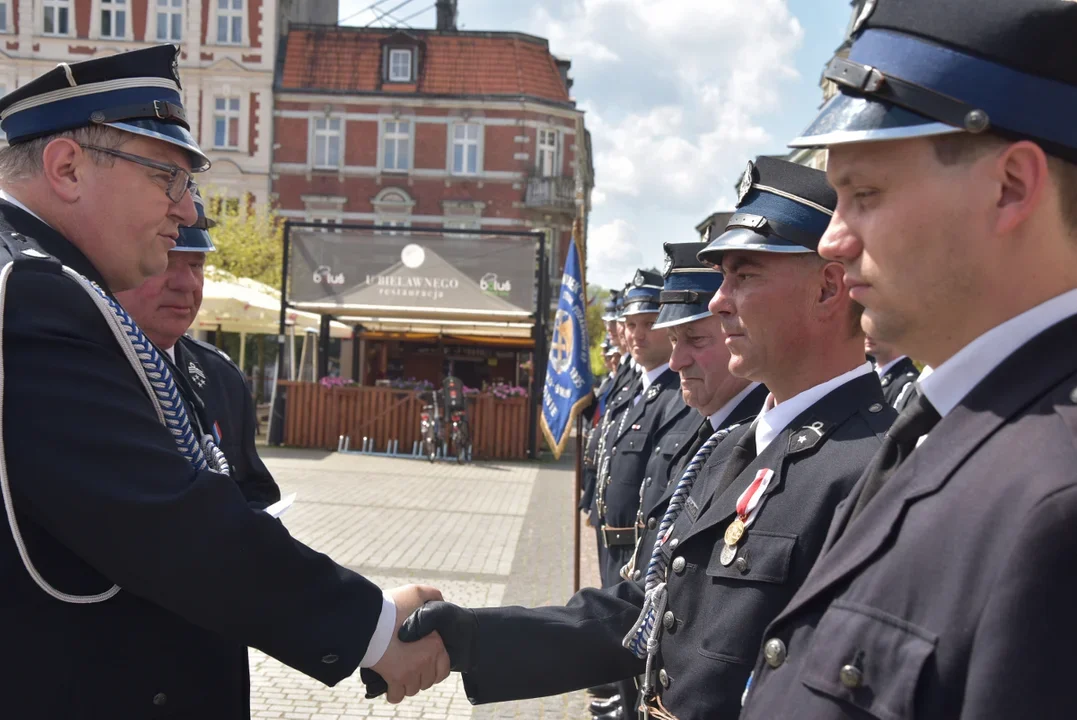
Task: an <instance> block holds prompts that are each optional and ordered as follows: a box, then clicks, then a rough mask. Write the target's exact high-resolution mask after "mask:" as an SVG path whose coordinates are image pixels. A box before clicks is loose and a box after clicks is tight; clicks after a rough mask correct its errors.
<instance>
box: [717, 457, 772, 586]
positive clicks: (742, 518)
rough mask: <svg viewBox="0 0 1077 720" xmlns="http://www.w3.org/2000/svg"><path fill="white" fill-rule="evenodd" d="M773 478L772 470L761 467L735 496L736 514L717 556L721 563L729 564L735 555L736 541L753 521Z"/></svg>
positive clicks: (738, 540)
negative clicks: (738, 495)
mask: <svg viewBox="0 0 1077 720" xmlns="http://www.w3.org/2000/svg"><path fill="white" fill-rule="evenodd" d="M773 478H774V471H773V470H769V469H767V468H763V469H762V470H760V471H759V472H757V473H756V474H755V478H754V479H753V480H752V482H751V484H750V485H748V487H746V488H745V489H744V492H742V493H741V494H740V497H739V498H737V516H736V517H735V518H733V522H731V523H729V527H727V528H726V529H725V538H724V540H725V547H723V548H722V554H721V555H719V556H718V559H719V561H721V563H722V565H729V564H730V563H731V562H733V559H734V558H735V557H737V543H739V542H740V541H741V538H743V537H744V531H745V530H747V529H748V526H749V525H751V524H752V523H753V522H754V521H755V518H756V516H757V515H758V514H759V509H760V507H761V506H762V502H763V496H764V495H765V494H766V492H767V487H769V486H770V481H771V480H772V479H773Z"/></svg>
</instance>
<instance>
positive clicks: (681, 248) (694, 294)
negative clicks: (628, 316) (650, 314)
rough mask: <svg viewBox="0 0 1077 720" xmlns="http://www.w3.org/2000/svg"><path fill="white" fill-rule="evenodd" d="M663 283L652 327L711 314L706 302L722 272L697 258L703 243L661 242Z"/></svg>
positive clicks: (709, 298)
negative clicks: (664, 255)
mask: <svg viewBox="0 0 1077 720" xmlns="http://www.w3.org/2000/svg"><path fill="white" fill-rule="evenodd" d="M662 247H663V248H664V249H665V251H666V265H665V269H664V270H663V275H664V277H665V283H664V284H663V285H662V292H661V294H660V295H659V302H660V303H661V309H659V311H658V319H657V320H656V321H655V324H654V326H653V327H654V329H655V330H659V329H661V328H667V327H673V326H674V325H684V324H685V323H690V322H695V321H696V320H701V319H703V318H706V317H710V316H711V311H710V310H708V309H707V305H708V303H710V301H711V298H713V297H714V294H715V293H716V292H718V288H719V287H721V286H722V273H720V272H718V271H717V270H715V269H714V268H713V267H712V266H710V265H707V264H705V263H702V262H700V261H699V258H698V257H697V256H698V255H699V251H700V250H701V249H703V247H704V246H703V243H698V242H686V243H665V244H664V245H663V246H662Z"/></svg>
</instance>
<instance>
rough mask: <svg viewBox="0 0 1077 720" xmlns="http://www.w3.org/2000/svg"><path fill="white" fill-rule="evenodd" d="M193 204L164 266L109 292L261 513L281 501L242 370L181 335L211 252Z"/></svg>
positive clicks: (198, 298) (206, 224) (201, 210)
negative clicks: (259, 444)
mask: <svg viewBox="0 0 1077 720" xmlns="http://www.w3.org/2000/svg"><path fill="white" fill-rule="evenodd" d="M194 201H195V208H196V209H197V211H198V222H197V223H195V225H193V226H191V227H183V228H180V231H179V237H178V238H176V247H174V248H172V250H171V251H170V252H169V253H168V268H167V269H166V270H165V271H164V272H163V273H162V274H160V275H155V276H154V277H152V278H150V279H149V280H147V281H146V282H144V283H142V284H141V285H140V286H138V287H137V288H135V289H134V290H125V291H123V292H118V293H116V299H117V300H119V301H120V304H121V305H123V307H124V309H125V310H127V312H128V313H130V314H131V317H132V318H134V320H135V322H136V323H138V326H139V327H140V328H141V329H142V332H144V333H146V336H147V337H148V338H149V339H150V340H151V341H152V342H153V344H154V345H156V346H157V348H158V350H161V351H163V352H164V353H165V355H166V356H167V357H168V360H169V362H170V363H171V366H170V368H171V370H172V371H173V375H174V376H178V378H179V381H180V382H181V383H182V384H184V385H185V389H184V393H183V394H184V397H189V398H191V399H192V401H193V403H194V406H195V407H194V410H193V412H196V413H199V414H200V415H201V416H202V422H203V425H204V426H205V427H206V428H207V429H208V430H209V431H210V432H212V433H213V435H214V436H215V442H216V443H217V445H218V446H219V447H220V448H221V450H222V451H223V452H224V455H225V457H226V458H227V460H228V465H229V468H230V470H231V475H232V478H233V479H234V480H235V481H236V484H237V485H239V489H240V491H241V492H242V493H243V496H244V497H245V498H247V502H248V503H250V504H251V505H253V506H254V507H259V508H264V507H266V506H268V505H270V504H272V503H275V502H276V501H278V500H280V488H279V487H277V483H276V481H275V480H274V479H273V476H272V475H271V474H270V472H269V470H268V469H267V468H266V466H265V463H263V462H262V459H261V458H260V457H258V450H257V449H256V448H255V442H254V437H255V413H254V400H253V399H252V397H251V393H250V390H249V388H248V387H247V381H246V379H245V378H244V377H243V372H242V371H241V370H240V369H239V368H238V367H236V365H235V363H233V362H232V360H231V359H230V358H229V357H228V356H227V355H225V354H224V352H223V351H221V350H219V349H217V348H216V347H214V346H212V345H209V344H207V343H203V342H200V341H198V340H194V339H193V338H191V337H189V336H187V335H186V334H185V333H186V332H187V331H188V330H189V329H190V327H191V325H192V324H193V323H194V321H195V318H196V317H197V316H198V310H199V308H201V306H202V288H203V284H204V281H205V277H204V275H203V269H204V268H205V265H206V253H208V252H213V251H215V250H216V249H217V248H215V247H214V245H213V240H212V239H211V238H210V236H209V228H210V227H212V226H213V221H212V220H210V219H208V218H207V217H206V214H205V207H204V204H203V202H202V198H201V197H200V196H199V195H198V194H197V192H196V194H195V196H194ZM244 655H245V653H244Z"/></svg>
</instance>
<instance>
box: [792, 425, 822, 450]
mask: <svg viewBox="0 0 1077 720" xmlns="http://www.w3.org/2000/svg"><path fill="white" fill-rule="evenodd" d="M829 429H830V428H829V427H827V426H826V425H825V424H823V423H822V422H820V421H818V420H817V421H815V422H813V423H810V424H808V425H805V426H804V427H802V428H800V429H799V430H797V431H796V432H794V433H793V434H792V435H790V436H789V452H790V453H796V452H802V451H804V450H810V449H811V448H813V447H815V446H816V445H818V444H819V443H820V442H821V441H822V439H823V437H824V436H825V435H826V432H827V430H829Z"/></svg>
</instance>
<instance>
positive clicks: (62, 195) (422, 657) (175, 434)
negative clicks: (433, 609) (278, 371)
mask: <svg viewBox="0 0 1077 720" xmlns="http://www.w3.org/2000/svg"><path fill="white" fill-rule="evenodd" d="M177 54H178V50H177V49H176V48H175V47H172V46H160V47H154V48H148V49H145V50H139V51H135V52H131V53H123V54H119V55H114V56H109V57H105V58H100V59H95V60H90V61H87V62H83V63H74V64H70V65H68V64H66V63H64V64H61V65H60V66H58V67H57V68H55V69H54V70H51V71H49V72H47V73H45V74H44V75H42V76H40V77H38V78H36V79H35V80H33V81H31V82H28V83H26V84H25V85H23V86H21V87H20V88H18V89H17V90H15V91H14V92H12V93H9V94H8V95H6V96H4V97H3V99H0V118H2V129H3V131H4V132H5V134H6V136H7V141H8V143H9V146H8V147H6V148H4V149H3V150H0V182H2V184H3V193H0V246H2V247H0V253H2V254H3V255H4V256H5V257H4V259H3V260H2V261H0V267H3V268H4V271H3V273H2V274H0V298H2V299H3V308H4V310H3V328H2V339H3V350H4V352H3V357H2V359H3V368H2V373H0V377H3V388H2V394H0V401H2V403H3V408H2V418H3V420H4V426H3V432H2V436H0V439H2V441H3V442H2V447H0V487H2V489H3V491H4V492H3V502H4V506H5V510H6V512H5V514H4V520H3V523H4V524H5V525H6V526H7V527H6V528H4V529H2V530H0V603H2V604H3V606H4V608H5V612H4V613H2V614H0V635H2V636H3V638H4V650H5V652H6V654H7V657H8V658H9V659H10V662H7V663H6V664H5V672H4V673H3V674H2V676H0V690H3V697H4V701H3V702H4V713H5V715H7V716H10V717H13V718H15V717H18V718H23V717H27V718H28V717H49V718H52V717H65V718H100V717H125V718H126V717H131V718H135V717H138V718H154V717H164V716H169V717H206V718H240V717H243V718H246V717H248V716H249V691H248V685H247V677H246V674H245V673H242V672H239V673H237V672H236V669H237V664H236V657H235V649H236V648H237V647H239V646H240V645H242V646H253V647H257V648H259V649H261V650H263V651H265V652H267V653H268V654H270V655H272V656H274V657H276V658H278V659H279V660H281V661H282V662H284V663H287V664H289V665H291V666H292V667H295V668H297V669H298V670H300V671H302V672H304V673H307V674H308V675H311V676H312V677H315V678H317V679H318V680H320V681H322V682H324V683H326V684H330V685H332V684H335V683H337V682H339V681H341V680H342V679H344V678H346V677H348V676H349V675H351V674H352V672H353V671H354V670H355V669H356V667H358V666H360V665H374V666H375V667H377V666H384V667H385V669H386V671H387V672H388V673H390V675H391V676H392V679H389V687H390V699H392V700H399V699H401V698H402V696H403V695H404V694H406V693H414V692H418V690H419V689H420V688H421V687H423V686H424V685H429V684H430V683H432V682H433V681H434V680H435V679H436V677H437V676H438V675H440V674H441V673H442V670H444V671H445V672H447V670H448V667H447V661H448V658H447V656H446V657H444V662H445V667H444V668H440V667H438V663H439V662H441V660H440V658H441V657H442V655H443V652H441V651H440V650H439V648H438V647H437V641H436V639H435V644H434V645H433V646H431V647H427V648H423V649H420V651H419V653H417V654H416V653H413V652H412V651H411V650H410V649H408V648H406V647H405V646H403V645H402V644H398V643H396V642H394V641H393V639H392V638H393V634H394V633H393V629H394V627H395V626H396V625H397V623H398V622H402V621H403V619H404V617H406V614H405V613H406V612H407V611H408V608H410V607H411V606H413V605H415V606H417V605H418V604H419V603H421V602H422V601H423V600H424V599H428V598H429V597H431V596H434V597H436V596H437V593H436V591H433V590H432V589H424V588H410V589H407V590H404V591H392V592H391V593H383V592H382V590H380V589H379V588H378V587H376V586H375V585H373V584H372V583H370V582H369V581H368V580H366V579H364V578H363V577H361V576H360V575H358V574H356V573H354V572H351V571H349V570H347V569H346V568H343V567H341V566H339V565H337V564H336V563H334V562H332V561H331V560H330V559H329V558H327V557H326V556H325V555H322V554H321V553H317V552H315V551H313V550H311V549H310V548H308V547H306V546H304V545H302V544H301V543H298V542H296V541H295V540H294V539H293V538H292V537H291V536H290V535H289V534H288V532H287V530H286V529H285V528H284V526H283V525H282V524H281V523H280V522H279V521H277V520H276V519H275V518H273V517H271V516H269V515H268V514H266V513H264V512H262V511H260V510H256V509H253V508H251V507H250V506H249V505H248V503H247V501H246V499H245V498H244V497H243V494H242V493H241V492H240V490H239V489H238V487H237V485H236V483H235V482H234V481H232V479H231V478H228V477H227V476H225V475H223V474H221V473H220V472H217V471H216V470H217V469H220V468H221V467H222V465H221V462H220V459H219V458H217V457H216V456H214V454H213V453H212V452H211V451H212V449H213V448H212V446H211V440H212V438H209V437H208V433H207V434H205V435H200V434H199V435H196V433H195V431H194V426H195V425H197V416H195V415H193V414H192V413H189V412H188V410H187V408H188V407H189V406H190V399H189V398H184V397H181V396H180V395H179V393H178V391H177V390H176V386H175V384H174V380H173V377H172V373H171V372H170V371H168V369H167V365H166V364H165V363H164V361H162V360H161V358H160V356H159V354H158V353H157V351H156V350H155V349H154V348H153V346H152V344H150V343H149V342H148V341H146V339H145V337H144V336H143V335H142V334H141V332H140V331H138V330H137V328H136V327H135V325H134V324H133V322H131V321H130V319H129V317H127V315H126V313H125V312H124V311H123V310H122V308H120V306H119V305H118V304H117V303H115V300H114V299H113V298H112V296H111V295H110V293H111V292H115V291H119V290H126V289H130V288H134V287H137V286H138V285H141V284H142V283H143V282H145V280H146V279H148V278H149V277H150V276H153V275H155V274H158V273H160V272H163V271H164V270H165V268H166V266H167V264H168V251H169V249H171V248H172V247H173V245H174V244H175V238H176V237H178V230H179V227H181V226H185V225H191V224H193V223H195V222H196V220H197V213H196V210H195V205H194V202H193V201H192V199H191V195H190V193H189V192H188V191H189V189H190V187H191V173H192V172H194V171H199V170H203V169H205V168H206V167H207V166H208V164H209V163H208V160H207V159H206V157H205V156H204V155H203V154H202V152H201V151H200V150H199V149H198V146H197V144H196V143H195V142H194V139H193V138H192V137H191V135H190V132H189V125H188V123H187V120H186V116H185V112H184V110H183V107H182V104H181V100H180V87H179V77H178V73H177V70H176V58H177ZM61 263H63V266H61ZM91 283H92V284H91ZM5 538H6V539H5ZM386 641H388V642H386ZM379 672H380V671H379Z"/></svg>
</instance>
